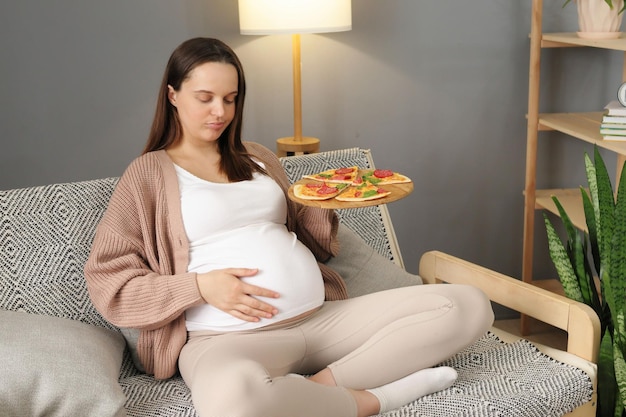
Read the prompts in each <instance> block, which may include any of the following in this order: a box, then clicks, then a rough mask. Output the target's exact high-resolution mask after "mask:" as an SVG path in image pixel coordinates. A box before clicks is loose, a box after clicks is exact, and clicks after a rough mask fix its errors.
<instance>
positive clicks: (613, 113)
mask: <svg viewBox="0 0 626 417" xmlns="http://www.w3.org/2000/svg"><path fill="white" fill-rule="evenodd" d="M604 108H605V109H606V110H605V112H604V116H603V117H602V124H601V125H600V134H601V135H602V136H603V138H604V140H623V141H626V107H625V106H622V105H621V104H620V102H619V101H617V100H614V101H611V102H610V103H609V104H607V105H606V106H605V107H604Z"/></svg>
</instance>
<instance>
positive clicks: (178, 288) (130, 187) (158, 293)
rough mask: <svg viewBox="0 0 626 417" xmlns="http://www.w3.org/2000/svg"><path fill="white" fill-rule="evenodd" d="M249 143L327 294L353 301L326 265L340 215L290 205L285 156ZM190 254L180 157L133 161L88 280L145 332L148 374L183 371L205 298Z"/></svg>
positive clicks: (115, 317) (99, 299)
mask: <svg viewBox="0 0 626 417" xmlns="http://www.w3.org/2000/svg"><path fill="white" fill-rule="evenodd" d="M246 148H247V149H248V152H250V153H251V154H252V155H253V156H254V157H255V158H257V159H258V160H260V161H262V162H263V163H264V164H265V167H266V169H267V171H268V173H269V175H270V176H271V177H272V178H273V179H274V180H275V181H276V182H277V183H278V184H279V185H280V187H281V188H282V189H283V191H284V192H285V198H286V199H287V203H288V214H287V228H288V229H289V230H290V231H293V232H295V233H296V235H297V236H298V238H299V239H300V240H301V241H302V243H304V244H305V245H306V246H307V247H308V248H309V249H310V250H311V251H312V253H313V254H314V255H315V257H316V258H317V260H318V264H319V265H320V269H321V271H322V276H323V278H324V284H325V288H326V299H327V300H336V299H344V298H347V292H346V287H345V284H344V282H343V280H342V279H341V277H340V276H339V275H338V274H337V273H336V272H335V271H333V270H332V269H330V268H329V267H327V266H325V265H324V264H322V263H320V262H324V261H326V260H327V259H328V258H329V257H331V256H334V255H336V254H337V252H338V250H339V244H338V242H337V241H336V235H337V227H338V220H337V217H336V215H335V214H334V212H333V211H332V210H325V209H318V208H312V207H305V206H302V205H300V204H296V203H293V202H291V201H290V200H289V199H288V198H287V197H286V196H287V190H288V187H289V181H288V179H287V176H286V175H285V172H284V170H283V167H282V165H281V164H280V161H279V160H278V158H277V157H276V156H275V155H274V154H273V153H272V152H271V151H270V150H269V149H267V148H265V147H263V146H261V145H259V144H255V143H246ZM250 209H251V210H253V209H254V207H250ZM188 256H189V242H188V240H187V236H186V234H185V231H184V227H183V221H182V216H181V211H180V193H179V190H178V180H177V177H176V172H175V170H174V165H173V162H172V160H171V159H170V158H169V156H168V155H167V153H166V152H165V151H156V152H150V153H147V154H145V155H142V156H140V157H139V158H137V159H135V160H134V161H133V162H132V163H131V164H130V166H129V167H128V168H127V170H126V171H125V172H124V174H123V175H122V177H121V178H120V180H119V183H118V185H117V187H116V188H115V191H114V192H113V195H112V197H111V200H110V201H109V206H108V208H107V210H106V212H105V214H104V216H103V218H102V220H101V221H100V223H99V225H98V228H97V230H96V235H95V238H94V241H93V246H92V250H91V254H90V256H89V259H88V260H87V263H86V265H85V278H86V280H87V288H88V290H89V295H90V297H91V299H92V301H93V303H94V305H95V307H96V308H97V309H98V311H99V312H100V313H101V314H102V315H103V317H104V318H106V319H107V320H108V321H109V322H111V323H112V324H114V325H116V326H119V327H127V328H136V329H140V330H141V333H140V336H139V340H138V343H137V351H138V354H139V357H140V359H141V362H142V364H143V365H144V368H145V370H146V372H147V373H149V374H154V376H155V378H157V379H165V378H169V377H171V376H173V375H174V374H175V373H176V371H177V367H176V364H177V360H178V355H179V353H180V350H181V349H182V347H183V345H184V344H185V343H186V341H187V331H186V328H185V315H184V312H185V310H186V309H187V308H189V307H191V306H194V305H198V304H201V303H203V302H204V300H203V299H202V297H201V295H200V291H199V289H198V286H197V283H196V274H195V273H190V272H187V265H188V263H189V258H188ZM294 279H297V277H294Z"/></svg>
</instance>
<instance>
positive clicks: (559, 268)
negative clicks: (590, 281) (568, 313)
mask: <svg viewBox="0 0 626 417" xmlns="http://www.w3.org/2000/svg"><path fill="white" fill-rule="evenodd" d="M543 219H544V222H545V224H546V231H547V232H548V248H549V250H550V258H551V259H552V263H553V264H554V266H555V268H556V272H557V274H558V275H559V279H560V281H561V285H563V289H564V290H565V295H566V296H567V297H568V298H571V299H572V300H576V301H579V302H581V303H582V302H583V295H582V292H581V291H580V286H579V285H578V278H577V277H576V273H575V272H574V268H572V264H571V262H570V259H569V256H568V254H567V251H566V250H565V246H563V242H561V238H560V237H559V235H558V234H557V232H556V230H555V229H554V226H553V225H552V222H550V219H548V216H547V215H546V214H545V213H543Z"/></svg>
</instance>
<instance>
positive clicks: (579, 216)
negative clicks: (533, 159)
mask: <svg viewBox="0 0 626 417" xmlns="http://www.w3.org/2000/svg"><path fill="white" fill-rule="evenodd" d="M553 195H554V196H556V197H557V198H558V199H559V202H560V203H561V205H562V206H563V208H564V209H565V212H566V213H567V215H568V216H569V218H570V220H571V221H572V223H573V224H574V226H576V228H578V229H580V230H584V231H586V230H587V222H586V221H585V212H584V210H583V199H582V197H581V195H580V190H579V189H576V188H568V189H552V190H536V191H535V207H536V208H538V209H545V210H548V211H549V212H551V213H554V214H556V215H557V216H558V215H559V211H558V210H557V208H556V205H555V204H554V201H552V196H553Z"/></svg>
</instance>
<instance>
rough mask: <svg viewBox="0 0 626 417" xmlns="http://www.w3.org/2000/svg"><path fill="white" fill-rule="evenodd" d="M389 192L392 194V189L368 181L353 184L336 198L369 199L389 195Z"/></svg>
mask: <svg viewBox="0 0 626 417" xmlns="http://www.w3.org/2000/svg"><path fill="white" fill-rule="evenodd" d="M389 194H391V191H387V190H385V189H383V188H380V187H378V186H376V185H374V184H372V183H370V182H367V181H366V182H363V183H362V184H360V185H353V186H351V187H350V188H348V189H347V190H345V191H344V192H343V193H341V194H340V195H338V196H337V197H335V199H336V200H339V201H368V200H376V199H378V198H383V197H387V196H388V195H389Z"/></svg>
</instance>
